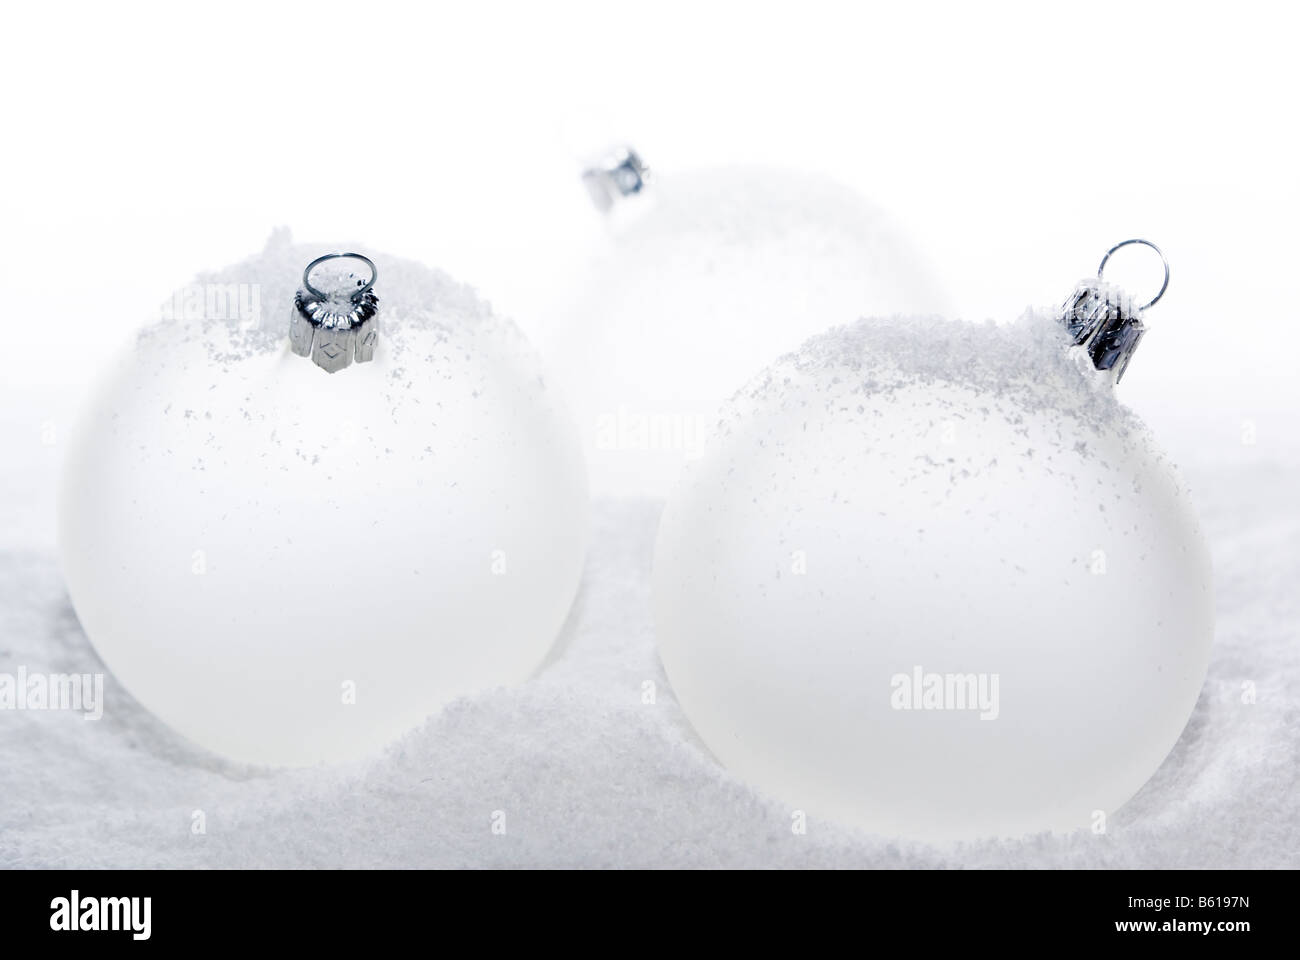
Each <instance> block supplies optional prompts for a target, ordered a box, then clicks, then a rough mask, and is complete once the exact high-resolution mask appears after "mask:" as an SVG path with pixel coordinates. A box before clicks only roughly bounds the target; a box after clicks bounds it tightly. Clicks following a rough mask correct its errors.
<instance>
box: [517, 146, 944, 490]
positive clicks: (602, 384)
mask: <svg viewBox="0 0 1300 960" xmlns="http://www.w3.org/2000/svg"><path fill="white" fill-rule="evenodd" d="M575 287H576V289H578V290H579V291H581V293H580V295H579V297H578V299H577V300H576V302H574V303H572V304H571V305H570V306H569V307H568V309H567V310H566V312H565V314H564V316H561V317H559V318H558V319H557V320H556V326H557V330H556V331H555V332H554V334H553V335H552V336H551V337H547V338H545V339H543V340H541V341H540V346H541V348H542V350H543V353H544V355H545V356H546V359H547V362H548V363H549V364H550V365H551V366H552V367H553V369H554V372H555V375H556V379H557V380H558V381H559V382H560V384H561V387H562V388H563V390H564V393H565V396H566V397H567V398H568V399H569V400H570V402H571V403H572V405H573V408H574V414H575V417H576V418H577V420H578V426H579V429H580V431H581V432H582V435H583V440H584V443H585V446H586V455H587V462H588V465H589V469H590V475H591V485H592V491H593V493H596V494H598V495H611V496H617V495H642V496H656V497H663V496H667V494H668V492H669V491H670V490H671V489H672V485H673V484H674V483H675V482H676V480H677V476H678V473H679V472H680V470H681V467H682V464H683V463H684V462H685V461H686V460H687V459H688V458H690V457H692V456H695V455H698V453H699V452H700V450H701V449H702V447H703V443H704V441H705V439H706V438H707V435H708V432H709V431H710V430H711V429H712V427H713V425H714V423H715V422H716V419H717V411H718V408H719V407H720V406H721V404H722V402H723V401H724V400H726V398H727V397H728V396H730V394H731V393H732V392H733V391H734V390H735V389H736V385H737V384H739V383H742V382H743V381H744V380H745V378H747V377H749V376H750V375H751V374H753V372H754V371H755V370H758V369H760V368H761V367H762V366H763V365H764V364H766V363H767V362H769V361H770V360H771V359H772V358H773V357H775V356H779V355H780V354H782V353H784V352H786V351H788V350H793V349H795V348H796V347H798V346H799V344H800V343H802V342H803V341H804V340H805V339H807V338H808V337H810V336H812V335H813V334H814V333H817V332H819V331H821V330H824V329H825V328H826V326H827V324H835V323H848V322H850V321H852V320H855V319H857V318H858V317H861V316H863V315H864V314H879V315H889V314H893V313H899V312H906V313H927V312H942V311H943V309H944V307H945V299H944V297H943V295H942V294H941V293H940V289H941V288H940V285H939V283H938V282H937V281H936V279H935V278H934V277H933V276H931V275H930V272H929V270H928V269H927V268H926V266H925V265H924V264H923V263H922V261H921V259H920V257H919V256H918V255H917V254H916V253H915V252H914V251H913V250H912V249H911V247H910V245H909V243H908V241H907V240H906V238H905V237H904V236H903V235H902V234H901V233H900V231H898V230H897V229H896V228H895V227H894V226H893V225H892V223H891V222H890V221H889V220H888V218H887V217H886V216H885V215H884V214H882V213H881V212H880V211H879V210H877V209H875V208H874V207H872V206H871V205H870V204H868V203H866V202H864V201H863V200H862V199H861V197H859V196H858V195H857V194H856V193H855V192H854V191H853V190H850V189H848V188H847V187H844V186H841V185H840V184H838V183H836V182H834V181H832V180H827V179H825V178H823V177H819V176H814V175H809V174H802V173H793V172H786V171H782V170H777V169H765V168H747V167H734V168H722V169H713V170H702V171H697V172H683V173H667V174H663V175H659V174H658V173H656V177H655V179H654V180H653V181H652V182H651V184H650V186H649V187H648V188H647V190H646V192H645V193H644V194H642V195H637V196H634V197H631V198H628V199H626V200H623V201H620V203H619V204H618V205H617V207H616V209H615V211H614V215H613V216H612V217H611V224H610V232H609V239H608V242H607V244H606V245H605V247H604V249H603V252H602V254H601V255H599V256H597V257H594V258H593V262H592V263H591V265H590V270H589V271H588V272H587V274H586V275H585V276H584V277H582V278H581V279H580V280H579V282H577V283H576V284H575Z"/></svg>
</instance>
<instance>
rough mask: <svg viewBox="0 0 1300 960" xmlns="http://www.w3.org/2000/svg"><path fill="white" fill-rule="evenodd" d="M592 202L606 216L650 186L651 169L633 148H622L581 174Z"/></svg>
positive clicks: (613, 151) (611, 152)
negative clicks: (625, 198)
mask: <svg viewBox="0 0 1300 960" xmlns="http://www.w3.org/2000/svg"><path fill="white" fill-rule="evenodd" d="M582 182H583V183H584V184H586V187H587V192H588V193H590V194H591V201H592V203H594V204H595V205H596V209H598V210H600V212H601V213H606V212H608V211H609V210H610V209H612V208H613V206H614V204H615V203H616V202H617V201H618V200H619V199H621V198H623V197H630V196H632V195H634V194H637V193H640V192H641V191H642V190H644V189H645V187H646V184H647V183H649V182H650V168H649V167H647V166H646V165H645V162H644V161H643V160H642V159H641V157H640V156H639V155H638V154H637V152H636V151H635V150H633V149H632V148H631V147H619V148H618V149H616V150H612V151H610V153H609V154H608V155H607V156H605V157H603V158H601V159H600V160H599V161H598V162H597V163H595V164H593V165H592V166H590V167H588V168H587V169H586V170H585V171H584V172H583V174H582Z"/></svg>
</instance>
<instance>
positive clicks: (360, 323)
mask: <svg viewBox="0 0 1300 960" xmlns="http://www.w3.org/2000/svg"><path fill="white" fill-rule="evenodd" d="M337 259H347V260H356V261H359V262H360V263H363V264H365V265H366V267H367V268H368V269H369V271H370V279H368V280H365V279H363V278H361V277H358V276H357V275H356V274H355V273H349V274H348V275H347V277H348V279H349V280H355V281H356V283H355V286H351V285H349V286H346V287H342V288H340V289H338V290H333V291H330V292H328V293H326V292H324V291H321V290H318V289H317V288H316V287H314V286H312V282H311V273H312V271H313V270H315V269H316V268H317V267H318V266H320V265H321V264H322V263H325V262H326V261H329V260H337ZM377 279H379V270H378V269H377V268H376V267H375V264H374V262H373V261H372V260H371V259H370V258H369V257H364V256H362V255H361V254H359V253H327V254H325V256H323V257H317V258H316V259H315V260H313V261H312V262H311V263H309V264H307V268H306V269H305V270H303V272H302V286H301V287H299V288H298V292H297V293H296V294H294V298H293V312H292V314H291V315H290V317H289V346H290V348H291V349H292V350H293V352H294V353H296V354H298V356H300V357H311V359H312V362H313V363H315V364H316V366H318V367H320V368H321V369H322V370H324V371H325V372H326V373H337V372H338V371H339V370H342V369H343V368H344V367H346V366H349V365H350V364H351V363H352V360H353V358H354V357H355V359H356V361H357V363H365V362H366V361H368V360H373V359H374V356H375V344H376V343H378V341H379V331H378V328H377V325H376V320H375V317H376V315H377V314H378V312H379V298H378V297H377V296H375V293H374V290H373V289H372V287H374V285H375V281H376V280H377Z"/></svg>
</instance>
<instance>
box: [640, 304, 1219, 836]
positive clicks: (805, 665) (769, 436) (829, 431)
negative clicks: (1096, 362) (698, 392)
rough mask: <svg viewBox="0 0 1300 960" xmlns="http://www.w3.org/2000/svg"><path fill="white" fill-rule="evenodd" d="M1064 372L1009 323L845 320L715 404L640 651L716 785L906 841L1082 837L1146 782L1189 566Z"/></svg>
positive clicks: (1161, 740) (1052, 346) (1182, 686)
mask: <svg viewBox="0 0 1300 960" xmlns="http://www.w3.org/2000/svg"><path fill="white" fill-rule="evenodd" d="M1149 349H1150V348H1149ZM1076 359H1077V358H1075V357H1074V356H1073V355H1071V356H1068V357H1067V356H1066V353H1065V349H1064V345H1063V341H1062V340H1061V338H1060V336H1059V333H1058V331H1057V328H1056V325H1055V324H1054V323H1053V322H1052V321H1050V320H1047V319H1044V318H1041V317H1036V316H1033V315H1030V316H1028V317H1027V318H1025V319H1024V320H1022V321H1021V322H1020V323H1019V324H1016V325H1013V326H1009V327H998V326H995V325H992V324H986V325H981V326H977V325H973V324H965V323H953V322H947V321H938V320H912V321H904V320H895V321H880V322H876V321H863V322H861V323H859V324H857V325H854V326H852V327H848V328H844V329H841V330H837V331H832V332H831V333H829V334H827V335H825V336H823V337H821V338H818V339H815V340H813V341H810V342H809V343H808V344H806V345H805V346H804V347H803V348H802V350H801V351H800V352H799V353H798V355H796V356H792V357H788V358H786V359H784V360H783V361H782V362H780V363H778V364H776V365H775V366H773V367H771V368H769V370H768V371H767V372H766V373H765V374H764V375H763V376H760V377H759V378H757V379H756V380H754V381H752V382H751V384H750V386H749V387H748V388H747V389H746V390H744V391H742V392H741V393H740V394H739V395H737V397H736V398H735V400H734V401H733V403H732V405H731V407H730V409H729V412H728V414H727V416H726V417H725V419H724V421H723V424H722V426H721V428H720V433H719V435H718V437H717V438H716V439H715V441H714V443H713V445H712V446H711V447H710V449H709V450H708V452H707V453H706V454H705V456H704V457H703V458H701V459H700V460H699V461H698V462H696V463H694V464H692V465H691V466H690V467H688V468H687V471H686V473H685V475H684V478H683V482H682V484H681V486H680V487H679V489H678V490H677V491H676V493H675V494H674V495H673V497H672V498H671V499H670V501H669V503H668V505H667V507H666V509H665V513H664V516H663V521H662V526H661V529H660V533H659V538H658V543H657V548H656V554H655V563H654V607H655V614H656V621H657V624H656V626H657V633H658V644H659V650H660V655H661V657H662V659H663V663H664V666H665V668H666V670H667V673H668V677H669V679H670V681H671V683H672V687H673V690H674V691H675V693H676V695H677V697H678V698H679V700H680V702H681V705H682V707H683V709H684V710H685V712H686V714H687V716H688V717H689V719H690V721H691V723H692V724H693V725H694V727H695V729H696V731H698V733H699V735H700V736H701V737H702V738H703V740H704V742H705V743H706V744H707V745H708V747H709V748H710V749H711V750H712V751H713V752H714V754H715V755H716V756H717V757H718V759H719V760H720V761H721V762H722V763H723V764H724V765H726V766H727V767H728V768H730V769H731V770H732V771H734V772H735V773H736V774H737V775H739V776H740V777H742V778H743V779H745V780H747V781H749V782H751V783H753V784H755V785H757V786H759V787H761V788H764V789H766V790H768V791H770V792H771V793H772V794H774V795H776V796H777V797H779V798H781V799H783V800H784V801H785V802H787V803H788V804H790V805H791V806H792V807H793V808H799V809H804V810H807V811H809V812H810V813H818V814H823V815H825V816H827V817H831V818H835V819H839V820H842V821H844V822H847V823H851V824H855V825H858V826H860V827H863V828H866V829H868V830H871V831H874V832H879V833H881V834H887V835H902V836H906V837H912V838H921V839H953V838H970V837H977V836H983V835H1005V836H1015V835H1022V834H1025V833H1030V832H1035V831H1042V830H1068V829H1071V828H1075V827H1079V826H1086V825H1090V824H1091V823H1092V822H1093V821H1092V818H1093V816H1094V811H1098V810H1100V811H1103V812H1104V813H1105V814H1106V815H1107V816H1110V815H1111V814H1113V813H1114V811H1115V810H1116V808H1118V807H1119V806H1120V805H1121V804H1123V803H1124V802H1125V801H1126V800H1127V799H1128V798H1129V797H1131V796H1132V795H1133V793H1134V792H1135V791H1137V790H1138V788H1139V787H1141V786H1142V784H1143V783H1144V782H1145V781H1146V780H1147V779H1148V778H1149V777H1150V776H1151V774H1152V773H1153V772H1154V771H1155V770H1156V768H1157V767H1158V766H1159V765H1160V763H1161V761H1162V760H1163V759H1164V758H1165V756H1166V755H1167V754H1168V752H1169V750H1170V748H1171V747H1172V746H1173V745H1174V743H1175V741H1176V740H1177V739H1178V737H1179V734H1180V733H1181V731H1182V729H1183V727H1184V725H1185V724H1186V722H1187V719H1188V717H1189V715H1190V713H1191V711H1192V709H1193V706H1194V704H1195V703H1196V700H1197V697H1198V694H1199V691H1200V689H1201V684H1202V682H1203V680H1204V677H1205V673H1206V667H1207V663H1208V657H1209V648H1210V643H1211V639H1212V633H1213V598H1212V585H1211V571H1210V561H1209V557H1208V553H1207V550H1206V547H1205V545H1204V543H1203V541H1202V539H1201V536H1200V533H1199V531H1198V526H1197V522H1196V520H1195V517H1194V515H1193V512H1192V510H1191V508H1190V506H1189V503H1188V499H1187V497H1186V496H1185V494H1184V492H1183V491H1182V489H1181V488H1180V486H1179V483H1178V481H1177V480H1176V479H1175V476H1174V473H1173V471H1172V470H1171V468H1170V466H1169V464H1168V463H1166V461H1165V460H1164V459H1163V458H1162V457H1161V455H1159V454H1158V453H1157V452H1155V450H1154V449H1153V447H1152V446H1151V442H1150V439H1149V437H1148V435H1147V433H1146V431H1145V429H1144V428H1142V427H1141V425H1140V424H1139V423H1137V422H1136V421H1135V420H1134V419H1133V418H1132V416H1131V415H1130V414H1128V413H1127V412H1126V411H1125V410H1124V408H1122V407H1120V406H1119V404H1118V403H1117V402H1116V400H1115V398H1114V391H1113V390H1112V388H1111V387H1110V386H1109V384H1102V383H1099V382H1098V381H1097V379H1096V378H1095V377H1093V376H1092V375H1091V374H1092V371H1088V375H1085V374H1084V372H1083V371H1082V370H1081V369H1080V367H1079V366H1078V365H1077V363H1076V362H1075V360H1076ZM1134 367H1135V369H1134V370H1133V371H1132V372H1130V374H1129V376H1139V375H1140V367H1141V354H1140V353H1139V354H1138V358H1137V362H1136V363H1135V365H1134ZM918 672H919V673H920V675H921V683H920V684H919V685H917V684H915V681H914V678H915V677H916V675H917V673H918ZM932 674H933V675H935V676H936V677H938V681H939V682H940V683H941V684H942V686H936V685H935V681H932V680H931V679H930V678H929V676H928V675H932ZM948 675H952V677H953V680H952V685H951V688H950V687H949V679H948ZM971 675H973V676H974V679H975V681H976V683H977V684H978V683H980V682H981V679H982V682H983V683H984V687H983V691H984V693H985V694H986V695H987V696H986V698H985V700H984V703H983V704H982V705H981V704H979V703H978V694H977V696H976V697H974V698H972V697H967V696H966V695H965V694H963V693H962V692H960V690H961V689H962V688H964V689H965V690H968V691H969V690H970V689H971V688H969V687H967V686H966V684H967V683H968V682H969V681H968V679H967V678H968V677H970V676H971ZM994 675H996V678H997V680H996V684H997V686H996V696H993V694H994V690H995V688H994V686H993V684H994V680H993V678H994ZM927 686H928V687H929V688H930V690H931V691H938V692H937V693H936V695H935V696H934V697H933V698H931V699H929V700H927V699H926V698H925V697H922V698H920V699H913V698H912V694H913V692H924V691H925V690H926V688H927ZM949 690H951V692H949ZM972 701H975V702H972ZM908 707H911V709H908ZM985 716H986V718H985V719H982V717H985Z"/></svg>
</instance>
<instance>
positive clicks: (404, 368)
mask: <svg viewBox="0 0 1300 960" xmlns="http://www.w3.org/2000/svg"><path fill="white" fill-rule="evenodd" d="M338 249H350V248H340V247H315V246H312V247H306V246H292V245H290V243H289V241H288V238H287V235H285V236H279V237H276V238H273V240H272V243H271V245H270V246H268V248H267V250H266V251H265V252H264V253H263V254H262V255H260V256H258V257H254V258H252V259H250V260H248V261H245V262H244V263H242V264H239V265H237V266H235V267H232V268H230V269H228V270H225V271H223V272H222V273H220V274H216V275H212V276H207V277H203V278H201V281H202V282H201V283H200V284H199V285H197V286H196V287H195V288H193V289H194V290H197V291H199V293H200V294H202V293H203V292H204V291H213V290H219V289H220V288H221V287H222V286H223V285H240V284H247V285H251V286H249V287H247V288H240V287H238V286H231V287H227V288H226V289H227V290H229V291H231V292H232V294H233V295H235V296H238V291H239V290H241V289H243V290H244V295H245V297H246V299H245V305H246V306H247V305H248V303H249V302H250V301H251V297H249V291H251V290H254V289H256V290H257V291H258V293H257V299H258V300H259V301H260V311H261V319H260V323H259V321H258V319H257V318H256V317H254V318H251V319H250V318H248V317H245V318H244V320H243V321H242V322H240V321H239V320H237V319H236V320H233V321H232V320H229V319H220V318H218V319H214V318H212V316H211V313H210V311H211V309H212V305H211V302H209V304H208V305H207V306H206V307H205V308H204V309H205V311H208V316H207V317H206V318H202V319H187V318H186V316H185V315H182V316H181V317H180V318H179V319H172V320H166V321H164V322H162V323H159V324H157V325H155V326H153V327H150V328H149V329H147V330H146V331H144V332H143V333H142V334H141V335H140V337H139V338H138V341H137V342H136V343H135V344H134V346H133V348H132V349H131V350H130V351H129V352H127V353H126V354H125V356H123V357H122V358H121V360H120V362H119V363H117V364H116V365H115V366H114V367H113V368H112V369H111V371H110V372H109V375H108V377H107V379H106V380H105V382H104V383H103V384H102V385H101V386H100V387H99V388H98V390H97V391H95V393H94V394H93V397H92V399H91V400H90V402H89V405H88V408H87V410H86V412H85V415H84V417H83V421H82V423H81V424H80V428H79V432H78V436H77V438H76V440H75V441H74V444H73V447H72V450H71V452H70V455H69V458H68V461H67V465H66V473H65V479H64V483H63V488H62V496H61V504H60V541H61V542H60V547H61V553H62V561H63V568H64V571H65V574H66V578H67V583H68V589H69V591H70V593H71V596H72V601H73V604H74V606H75V608H76V611H77V615H78V617H79V619H80V620H81V623H82V625H83V627H84V628H85V630H86V633H87V635H88V636H89V637H90V640H91V642H92V643H93V644H94V646H95V649H96V650H97V651H98V652H99V654H100V655H101V656H102V657H103V659H104V662H105V663H106V664H107V666H108V667H109V669H111V670H112V671H113V673H114V675H115V676H116V677H117V678H118V679H119V680H120V681H121V682H122V684H123V685H124V686H125V687H126V688H127V689H128V690H129V691H130V692H131V693H132V694H133V695H134V696H135V697H136V698H137V699H138V700H139V701H140V702H141V703H142V704H143V705H144V706H146V707H147V708H148V709H149V710H151V711H153V713H155V714H156V715H157V716H158V717H160V718H161V719H162V720H164V721H165V722H167V723H168V724H170V725H171V726H172V727H173V728H174V729H175V730H176V731H178V732H179V733H181V734H182V735H184V736H185V737H187V738H189V739H190V740H191V741H193V742H194V743H196V744H199V745H201V746H203V747H206V748H208V749H210V750H212V751H215V752H216V753H219V754H222V755H224V756H226V757H229V758H232V759H235V760H238V761H248V762H254V763H268V764H306V763H313V762H317V761H333V760H346V759H351V758H358V757H362V756H364V755H366V754H368V753H371V752H376V751H378V750H379V749H380V748H382V747H383V746H384V745H385V744H386V743H387V742H389V741H390V740H392V739H394V738H395V737H397V736H398V735H400V734H401V733H403V732H404V731H406V730H408V729H409V728H411V727H413V726H415V725H417V724H419V723H420V722H421V721H422V720H423V719H424V718H425V717H426V716H428V715H429V714H430V713H431V712H432V711H434V710H435V709H436V708H437V707H438V706H439V705H441V704H443V703H445V702H446V701H448V700H449V699H450V698H453V697H456V696H459V695H462V694H467V693H471V692H473V691H476V690H480V689H483V688H488V687H494V686H497V685H502V684H511V683H515V682H518V681H521V680H524V679H525V678H527V677H528V676H529V675H530V674H531V673H532V672H533V671H534V670H535V669H536V668H537V667H538V666H539V664H540V663H541V662H542V661H543V659H544V658H545V656H546V654H547V652H548V650H549V649H550V647H551V645H552V642H553V640H554V639H555V637H556V634H557V631H558V630H559V628H560V626H561V624H562V622H563V620H564V618H565V616H566V613H567V611H568V609H569V606H570V603H571V601H572V599H573V596H574V593H575V591H576V588H577V585H578V581H579V577H580V573H581V569H582V565H583V557H584V552H585V546H586V535H587V491H586V483H585V475H584V469H583V464H582V459H581V453H580V448H579V445H578V442H577V438H576V433H575V431H574V430H573V428H572V424H571V421H570V420H568V419H567V418H566V415H565V413H564V411H563V410H562V409H561V408H560V407H559V406H557V403H556V401H555V398H554V396H553V393H552V391H550V390H549V389H548V388H547V386H546V384H545V382H544V380H543V379H542V376H541V372H540V370H539V368H538V365H537V361H536V359H535V356H534V354H533V352H532V350H531V348H530V347H528V345H527V344H526V343H525V342H524V340H523V338H522V337H521V335H520V334H519V333H518V331H517V330H516V329H515V328H514V326H513V324H510V323H508V322H506V321H502V320H500V319H498V318H496V317H494V316H493V315H492V313H491V311H490V309H489V308H488V307H487V306H486V305H485V304H484V303H482V302H481V301H479V300H478V299H477V298H476V297H475V295H474V294H473V292H472V291H471V290H469V289H468V288H466V287H464V286H461V285H459V284H456V283H454V282H453V281H451V280H450V279H448V278H447V277H446V276H445V275H443V274H442V273H440V272H439V271H436V270H431V269H429V268H427V267H423V266H421V265H419V264H417V263H412V262H408V261H403V260H396V259H393V258H389V257H382V256H378V255H376V256H374V257H373V259H374V260H375V261H376V262H377V264H378V268H379V282H378V284H377V285H376V287H375V290H376V293H377V294H378V295H379V316H378V321H379V324H380V339H379V345H378V349H377V352H376V354H375V358H374V360H373V361H372V362H370V363H364V364H353V365H352V366H350V367H348V368H347V369H344V370H341V371H339V372H337V373H333V374H329V373H326V372H325V371H324V370H322V369H320V368H318V367H317V366H316V365H315V364H313V363H312V362H311V360H310V359H308V358H304V357H299V356H295V355H294V354H292V353H291V352H290V350H289V342H288V339H287V335H286V332H287V329H288V318H289V311H290V308H291V303H292V297H293V292H294V290H295V288H296V287H297V284H298V282H299V278H300V276H301V271H302V268H303V267H304V266H305V265H306V264H307V262H308V261H310V260H311V259H313V258H314V257H316V256H317V255H319V254H321V253H324V252H329V251H330V250H338ZM186 295H187V294H186V293H183V294H182V296H181V297H180V298H178V300H177V303H178V304H179V305H180V306H181V309H182V312H184V307H185V303H186V302H187V301H186ZM196 302H197V301H196ZM353 700H354V701H355V702H350V701H353ZM109 709H111V704H110V706H109Z"/></svg>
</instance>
